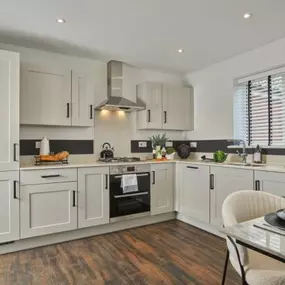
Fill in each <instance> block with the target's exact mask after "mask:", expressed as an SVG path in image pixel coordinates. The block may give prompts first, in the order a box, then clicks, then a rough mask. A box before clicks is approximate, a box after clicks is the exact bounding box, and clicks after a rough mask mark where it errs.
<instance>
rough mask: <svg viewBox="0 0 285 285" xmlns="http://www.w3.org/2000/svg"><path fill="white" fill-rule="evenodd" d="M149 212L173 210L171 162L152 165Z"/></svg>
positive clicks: (172, 169) (156, 212)
mask: <svg viewBox="0 0 285 285" xmlns="http://www.w3.org/2000/svg"><path fill="white" fill-rule="evenodd" d="M151 170H152V185H151V196H150V199H151V214H152V215H155V214H163V213H169V212H172V211H174V179H173V175H174V167H173V164H166V163H163V164H160V165H154V164H153V165H152V166H151Z"/></svg>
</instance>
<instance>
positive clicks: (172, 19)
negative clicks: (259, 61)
mask: <svg viewBox="0 0 285 285" xmlns="http://www.w3.org/2000/svg"><path fill="white" fill-rule="evenodd" d="M284 11H285V1H284V0H274V1H272V0H0V40H1V41H5V42H7V43H14V44H21V45H24V46H34V47H38V48H44V49H51V50H54V49H57V50H59V51H61V52H64V53H67V54H75V55H76V54H78V55H86V56H89V57H90V56H92V57H97V58H98V57H99V58H101V59H104V60H109V59H116V60H122V61H124V62H126V63H129V64H133V65H136V66H140V67H148V68H157V69H160V70H165V71H174V72H181V73H185V72H192V71H196V70H199V69H202V68H204V67H206V66H209V65H211V64H213V63H216V62H219V61H222V60H224V59H226V58H229V57H231V56H234V55H236V54H240V53H243V52H245V51H247V50H250V49H254V48H256V47H258V46H260V45H264V44H266V43H268V42H271V41H274V40H277V39H279V38H282V37H285V29H284V26H285V17H284ZM246 12H251V13H252V14H253V17H252V18H251V19H249V20H245V19H244V18H243V14H244V13H246ZM60 17H61V18H64V19H66V21H67V22H66V23H65V24H58V23H56V21H55V20H56V18H60ZM178 48H183V49H184V50H185V52H184V53H183V54H177V53H176V50H177V49H178Z"/></svg>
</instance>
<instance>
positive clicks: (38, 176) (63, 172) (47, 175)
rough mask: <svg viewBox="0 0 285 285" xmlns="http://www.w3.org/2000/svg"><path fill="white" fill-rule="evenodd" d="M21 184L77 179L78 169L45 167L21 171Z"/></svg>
mask: <svg viewBox="0 0 285 285" xmlns="http://www.w3.org/2000/svg"><path fill="white" fill-rule="evenodd" d="M20 181H21V185H32V184H47V183H57V182H72V181H77V169H76V168H70V169H59V168H56V169H44V170H29V171H21V173H20Z"/></svg>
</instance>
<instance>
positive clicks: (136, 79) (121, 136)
mask: <svg viewBox="0 0 285 285" xmlns="http://www.w3.org/2000/svg"><path fill="white" fill-rule="evenodd" d="M0 48H1V49H5V50H11V51H15V52H19V53H20V58H21V62H37V63H38V62H43V63H44V64H49V63H50V62H53V61H56V62H60V63H61V64H62V65H63V66H65V65H66V66H68V67H70V68H73V69H84V70H86V69H88V70H90V71H91V72H94V80H95V84H96V98H95V105H96V104H99V103H100V102H101V101H103V100H104V99H105V98H106V96H107V75H106V63H105V62H102V61H97V60H91V59H85V58H78V57H71V56H66V55H62V54H55V53H49V52H46V51H40V50H36V49H30V48H24V47H18V46H13V45H6V44H0ZM123 72H124V86H123V88H124V96H125V97H126V98H128V99H130V100H133V101H135V100H136V85H137V84H138V83H141V82H144V81H157V82H164V83H170V84H182V78H181V77H179V76H176V75H171V74H167V73H161V72H156V71H152V70H144V69H137V68H134V67H131V66H128V65H124V67H123ZM154 133H159V132H158V131H137V130H136V116H135V113H131V114H124V113H106V112H105V113H104V112H103V113H102V112H96V115H95V127H94V128H78V127H77V128H76V127H53V126H50V127H42V126H21V128H20V139H41V137H43V136H44V135H46V136H48V138H50V139H53V140H93V139H94V138H95V140H94V152H95V155H96V156H98V155H99V153H100V150H101V146H102V144H103V142H105V141H108V142H110V143H111V144H112V145H113V146H114V147H115V150H116V155H117V156H127V155H130V140H132V139H147V138H148V137H149V136H151V135H152V134H154ZM160 133H161V132H160ZM168 135H169V137H170V138H171V139H183V138H184V136H183V133H182V132H179V131H172V132H168Z"/></svg>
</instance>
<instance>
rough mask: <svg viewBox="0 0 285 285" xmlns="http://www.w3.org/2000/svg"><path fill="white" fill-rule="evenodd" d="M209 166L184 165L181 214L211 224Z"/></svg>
mask: <svg viewBox="0 0 285 285" xmlns="http://www.w3.org/2000/svg"><path fill="white" fill-rule="evenodd" d="M209 174H210V173H209V166H204V165H193V164H191V165H183V169H182V176H183V177H182V188H181V195H180V213H181V214H182V215H186V216H190V217H193V218H196V219H198V220H200V221H203V222H206V223H209V222H210V194H209V183H210V182H209Z"/></svg>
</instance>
